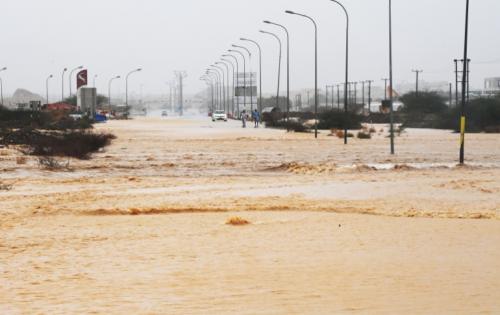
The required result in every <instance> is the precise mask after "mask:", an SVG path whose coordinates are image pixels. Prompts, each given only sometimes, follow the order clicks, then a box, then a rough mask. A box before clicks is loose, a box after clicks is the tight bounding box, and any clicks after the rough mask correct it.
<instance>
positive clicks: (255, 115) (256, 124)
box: [252, 109, 260, 128]
mask: <svg viewBox="0 0 500 315" xmlns="http://www.w3.org/2000/svg"><path fill="white" fill-rule="evenodd" d="M252 116H253V121H254V127H255V128H259V123H260V113H259V111H258V110H257V109H256V110H254V112H253V113H252Z"/></svg>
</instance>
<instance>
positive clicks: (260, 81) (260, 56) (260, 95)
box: [240, 38, 262, 113]
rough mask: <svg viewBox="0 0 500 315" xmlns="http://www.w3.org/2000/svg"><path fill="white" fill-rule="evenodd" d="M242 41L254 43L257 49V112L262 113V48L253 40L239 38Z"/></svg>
mask: <svg viewBox="0 0 500 315" xmlns="http://www.w3.org/2000/svg"><path fill="white" fill-rule="evenodd" d="M240 40H242V41H247V42H251V43H254V44H255V46H257V48H258V49H259V102H258V106H259V112H261V113H262V48H261V47H260V45H259V43H257V42H256V41H254V40H251V39H248V38H240Z"/></svg>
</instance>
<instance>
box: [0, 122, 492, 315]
mask: <svg viewBox="0 0 500 315" xmlns="http://www.w3.org/2000/svg"><path fill="white" fill-rule="evenodd" d="M375 127H376V130H377V133H376V134H375V136H374V137H373V139H371V140H358V139H352V140H351V143H350V144H349V145H348V146H344V145H343V144H342V140H341V139H337V138H336V137H331V136H329V135H328V133H329V132H326V131H324V132H322V133H321V134H320V137H319V139H317V140H315V139H314V138H313V135H311V134H293V133H292V134H286V132H283V131H279V130H269V129H253V128H248V129H242V128H240V127H239V124H238V122H229V123H217V124H216V123H212V122H210V121H209V120H205V119H203V118H199V119H164V120H161V119H152V118H149V119H147V118H141V119H136V120H132V121H112V122H110V123H108V124H105V125H99V126H97V127H96V129H98V130H103V131H110V132H112V133H114V134H115V135H116V136H117V137H118V138H117V139H116V140H115V141H114V142H113V144H112V145H111V146H110V147H108V148H106V149H105V150H104V151H103V152H100V153H98V154H95V155H94V157H93V159H91V160H88V161H76V160H71V161H70V164H69V165H70V168H69V169H68V170H61V171H47V170H43V169H40V168H39V167H38V163H37V159H36V158H34V157H28V159H27V161H26V163H24V161H22V160H20V159H17V158H18V157H19V156H20V154H19V153H18V152H17V151H15V150H14V149H12V148H4V149H0V163H1V164H0V171H1V173H0V184H1V185H3V186H1V187H4V188H5V187H8V186H12V189H11V190H5V189H4V190H0V314H84V313H85V314H86V313H98V314H124V313H126V314H333V313H341V314H342V313H359V314H373V313H377V314H380V313H382V314H479V313H481V314H495V313H500V289H499V288H500V220H499V219H500V137H499V136H498V135H486V134H478V135H468V136H467V145H466V150H467V155H466V156H467V165H466V166H463V167H458V166H457V165H456V160H457V156H458V137H457V135H456V134H453V133H451V132H449V131H435V130H407V131H406V132H405V133H403V134H402V135H401V136H399V137H397V139H396V150H397V154H396V155H395V156H390V155H389V154H388V149H389V145H388V139H387V138H386V137H387V126H384V125H377V126H375ZM234 217H240V218H242V219H243V220H247V221H249V222H250V224H247V225H241V226H232V225H228V224H226V222H228V220H229V219H231V218H234Z"/></svg>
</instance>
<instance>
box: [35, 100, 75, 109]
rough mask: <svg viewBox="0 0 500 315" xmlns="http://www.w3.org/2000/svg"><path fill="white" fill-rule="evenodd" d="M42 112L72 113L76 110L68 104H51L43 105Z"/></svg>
mask: <svg viewBox="0 0 500 315" xmlns="http://www.w3.org/2000/svg"><path fill="white" fill-rule="evenodd" d="M42 109H43V110H65V111H74V110H75V109H76V106H74V105H71V104H68V103H63V102H59V103H52V104H45V105H44V106H43V107H42Z"/></svg>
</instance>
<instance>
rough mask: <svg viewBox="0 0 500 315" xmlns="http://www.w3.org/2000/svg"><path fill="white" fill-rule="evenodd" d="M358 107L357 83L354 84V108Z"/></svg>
mask: <svg viewBox="0 0 500 315" xmlns="http://www.w3.org/2000/svg"><path fill="white" fill-rule="evenodd" d="M356 105H358V82H354V106H356Z"/></svg>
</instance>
